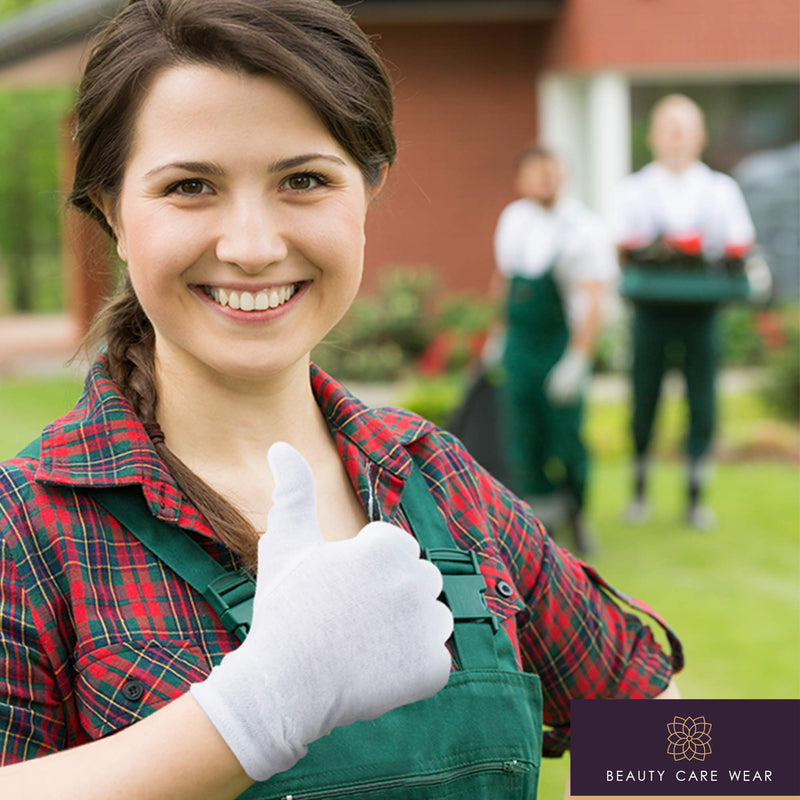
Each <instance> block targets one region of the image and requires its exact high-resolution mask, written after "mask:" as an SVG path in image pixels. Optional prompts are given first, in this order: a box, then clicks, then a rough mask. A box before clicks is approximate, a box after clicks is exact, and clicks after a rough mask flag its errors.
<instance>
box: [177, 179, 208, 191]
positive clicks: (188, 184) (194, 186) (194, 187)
mask: <svg viewBox="0 0 800 800" xmlns="http://www.w3.org/2000/svg"><path fill="white" fill-rule="evenodd" d="M207 190H208V187H207V186H206V184H205V183H203V181H199V180H196V179H193V178H192V179H189V180H185V181H181V182H180V183H176V184H175V185H174V186H173V187H172V191H173V192H176V193H177V194H184V195H186V194H204V193H205V192H206V191H207Z"/></svg>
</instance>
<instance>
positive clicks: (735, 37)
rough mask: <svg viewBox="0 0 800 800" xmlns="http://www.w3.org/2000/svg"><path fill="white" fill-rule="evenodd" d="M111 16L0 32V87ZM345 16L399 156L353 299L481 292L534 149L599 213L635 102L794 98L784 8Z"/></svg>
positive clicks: (731, 5) (795, 16) (567, 6)
mask: <svg viewBox="0 0 800 800" xmlns="http://www.w3.org/2000/svg"><path fill="white" fill-rule="evenodd" d="M119 5H120V2H119V0H61V2H54V3H51V4H48V5H46V6H43V7H39V8H36V9H34V10H33V11H30V12H27V13H26V14H24V15H22V16H20V17H19V18H16V19H13V20H10V21H8V22H7V23H6V25H5V27H3V28H0V85H3V84H7V85H21V84H35V83H41V82H48V83H53V82H65V81H70V82H74V81H75V80H76V78H77V75H78V71H79V62H80V58H81V56H82V54H83V53H84V50H85V43H86V39H85V37H86V35H87V32H88V31H89V30H90V29H91V28H93V27H94V26H95V25H96V24H97V23H98V21H99V20H100V19H102V18H103V17H107V16H109V14H111V13H112V12H113V10H114V9H115V8H116V7H118V6H119ZM353 9H354V14H355V18H356V19H357V20H358V22H359V23H360V24H361V25H362V27H363V28H364V29H365V30H366V31H367V32H368V33H370V34H375V35H376V37H377V38H376V42H377V47H378V49H379V50H380V52H381V53H382V54H383V56H384V57H385V59H386V60H387V61H388V63H389V64H390V67H391V71H392V74H393V76H394V78H395V82H396V89H397V133H398V139H399V144H400V157H399V159H398V162H397V165H396V167H395V169H394V174H393V176H392V178H391V179H390V182H389V184H388V186H387V189H386V190H385V192H384V193H383V195H382V196H381V198H380V201H379V203H378V204H377V206H376V207H375V209H374V210H373V212H372V216H371V219H370V222H369V236H368V249H367V267H368V268H367V273H368V274H367V278H366V282H367V285H368V286H369V285H370V284H371V283H373V282H374V276H375V275H376V274H377V273H378V272H379V271H380V270H382V269H385V268H387V267H391V266H400V265H402V266H416V267H421V266H427V267H430V268H431V269H435V270H436V271H437V272H438V273H439V274H440V276H441V280H442V282H443V284H444V285H445V286H446V287H447V288H450V289H470V290H475V291H482V290H483V289H484V288H485V287H486V285H487V283H488V279H489V275H490V273H491V271H492V269H493V257H492V234H493V230H494V225H495V222H496V219H497V215H498V213H499V212H500V210H501V209H502V207H503V206H504V205H505V204H506V203H507V202H509V201H510V200H511V199H512V189H511V178H512V173H513V157H514V155H515V154H516V153H517V152H518V151H519V149H520V148H521V147H522V146H523V145H524V144H526V143H527V142H529V141H531V140H533V139H535V138H540V139H542V140H544V141H545V142H547V143H549V144H551V145H552V146H555V147H556V148H557V149H558V150H559V151H560V152H562V153H563V154H564V156H565V158H566V160H567V162H568V164H569V165H570V169H571V172H572V178H573V180H572V186H573V189H574V191H575V193H576V194H578V195H579V196H581V197H582V198H583V199H584V200H586V201H587V202H588V203H590V204H591V205H593V206H594V207H596V208H598V209H600V210H602V209H603V207H604V204H605V203H606V202H607V198H608V195H609V193H610V191H611V189H612V187H613V186H614V184H615V183H616V181H617V180H618V179H619V178H620V177H621V176H622V175H623V174H625V173H626V172H628V171H629V170H630V168H631V165H632V151H631V132H632V124H634V123H635V113H633V112H635V110H636V109H635V100H636V97H637V95H636V92H637V91H639V90H640V89H641V90H643V91H644V93H645V94H647V89H648V87H650V88H651V89H652V90H653V91H655V90H657V89H658V87H660V86H673V85H685V84H693V83H695V84H698V85H701V84H702V85H704V86H709V85H711V86H715V85H716V86H720V87H725V86H731V85H734V84H735V85H737V86H740V85H752V86H758V85H762V84H763V85H767V84H769V85H773V84H779V85H785V86H789V87H791V86H794V87H795V91H794V94H795V95H796V94H797V91H796V87H797V75H798V64H799V63H800V10H799V9H798V5H797V2H796V0H701V1H700V2H698V0H482V1H479V0H362V2H360V3H358V4H356V5H354V6H353ZM790 94H791V93H790ZM790 94H789V95H787V96H790ZM793 124H794V123H792V122H789V123H787V125H788V127H789V128H790V129H791V128H792V125H793ZM784 127H786V126H784ZM782 135H783V137H784V139H786V140H787V141H788V140H789V139H790V138H791V137H792V136H794V135H795V134H794V131H793V129H791V130H789V131H788V133H786V132H785V133H784V134H782ZM69 236H70V238H71V240H72V243H71V245H70V246H69V247H68V248H67V252H70V253H74V254H76V256H75V259H74V266H73V269H74V270H75V274H76V275H77V276H78V278H77V279H76V287H77V288H76V290H75V292H74V294H73V296H74V298H75V300H74V304H75V309H76V311H77V312H78V313H79V314H80V315H81V316H84V315H85V314H87V313H88V310H89V309H90V308H91V307H92V306H93V304H94V298H95V297H96V295H97V291H98V289H99V287H98V286H97V285H95V284H94V283H92V282H91V281H90V279H89V278H88V277H87V276H88V275H89V274H90V271H89V270H87V268H86V265H87V263H89V260H88V256H87V253H89V252H91V244H92V241H93V236H94V234H93V233H92V231H90V230H89V229H88V228H86V226H78V227H77V228H72V229H71V232H70V234H69Z"/></svg>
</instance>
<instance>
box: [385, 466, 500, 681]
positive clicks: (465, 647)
mask: <svg viewBox="0 0 800 800" xmlns="http://www.w3.org/2000/svg"><path fill="white" fill-rule="evenodd" d="M400 505H401V507H402V509H403V513H404V514H405V516H406V519H407V520H408V522H409V524H410V525H411V528H412V530H413V532H414V536H415V537H416V539H417V541H418V542H419V545H420V547H421V549H422V553H423V555H424V556H425V558H426V559H428V561H431V562H433V563H434V564H435V565H436V566H437V567H438V568H439V571H440V572H441V573H442V580H443V590H442V593H443V595H444V598H445V600H446V601H447V605H448V607H449V608H450V611H451V612H452V614H453V619H454V621H455V625H454V626H453V641H454V644H455V649H456V656H457V658H458V661H459V662H460V664H461V668H462V669H497V668H498V666H499V664H500V661H501V656H509V655H511V658H512V662H511V663H512V664H513V663H515V662H514V660H513V655H512V652H513V651H511V650H510V649H509V648H510V647H511V642H510V641H507V644H508V647H505V646H504V645H505V644H506V641H504V640H507V637H505V636H504V635H503V632H500V634H499V635H497V636H496V635H495V634H497V631H498V627H499V626H498V622H497V618H496V617H495V616H494V614H492V612H491V611H490V610H489V608H488V606H487V605H486V600H485V598H484V592H485V591H486V581H485V580H484V577H483V575H482V574H481V571H480V569H479V567H478V559H477V557H476V555H475V553H474V552H473V551H471V550H461V549H459V548H457V547H456V546H455V543H454V542H453V537H452V536H451V535H450V531H449V530H448V528H447V525H446V524H445V521H444V518H443V517H442V514H441V512H440V511H439V508H438V506H437V505H436V501H435V500H434V499H433V495H432V494H431V492H430V489H428V486H427V484H426V483H425V478H424V477H423V475H422V472H421V470H420V469H419V468H418V467H417V466H416V465H415V466H414V469H413V470H412V472H411V475H410V476H409V478H408V481H407V482H406V486H405V489H404V490H403V496H402V498H401V500H400ZM506 651H509V652H506ZM502 660H506V659H505V658H502Z"/></svg>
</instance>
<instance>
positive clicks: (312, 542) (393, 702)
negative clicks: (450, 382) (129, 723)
mask: <svg viewBox="0 0 800 800" xmlns="http://www.w3.org/2000/svg"><path fill="white" fill-rule="evenodd" d="M268 458H269V465H270V468H271V470H272V474H273V476H274V479H275V490H274V492H273V507H272V510H271V511H270V514H269V525H268V528H267V532H266V533H265V534H264V535H263V536H262V537H261V539H260V541H259V544H258V581H257V585H256V594H255V600H254V610H253V622H252V626H251V628H250V633H249V634H248V636H247V639H246V640H245V641H244V642H243V643H242V644H241V645H240V646H239V647H238V648H237V649H236V650H234V651H233V652H231V653H229V654H228V655H226V656H225V658H224V659H223V660H222V663H221V664H220V665H219V666H217V667H215V668H214V669H213V670H212V672H211V675H209V677H208V678H207V679H206V680H205V681H203V682H202V683H197V684H194V685H193V686H192V687H191V693H192V695H193V697H194V698H195V700H196V701H197V702H198V703H199V704H200V706H201V707H202V708H203V710H204V711H205V713H206V714H207V715H208V717H209V718H210V719H211V721H212V723H213V724H214V726H215V727H216V728H217V730H218V731H219V733H220V734H221V735H222V737H223V739H225V741H226V742H227V744H228V746H229V747H230V748H231V750H232V751H233V753H234V754H235V755H236V757H237V758H238V759H239V762H240V763H241V765H242V767H243V768H244V770H245V772H246V773H247V774H248V775H249V776H250V777H251V778H253V779H254V780H257V781H258V780H266V779H267V778H269V777H270V776H272V775H274V774H275V773H276V772H282V771H284V770H286V769H289V767H291V766H292V765H293V764H294V763H295V762H296V761H297V760H298V759H300V758H302V757H303V756H304V755H305V754H306V750H307V745H308V744H309V743H311V742H313V741H314V740H316V739H318V738H320V737H321V736H323V735H324V734H326V733H328V732H329V731H330V730H331V729H332V728H334V727H336V726H338V725H348V724H350V723H351V722H354V721H355V720H357V719H375V718H376V717H379V716H380V715H381V714H383V713H384V712H386V711H389V710H390V709H393V708H395V707H397V706H401V705H405V704H406V703H412V702H415V701H417V700H421V699H423V698H425V697H429V696H431V695H433V694H435V693H436V692H438V691H439V690H440V689H441V688H443V687H444V685H445V684H446V683H447V679H448V676H449V674H450V656H449V654H448V652H447V649H446V648H445V641H446V640H447V638H448V637H449V636H450V634H451V632H452V629H453V617H452V615H451V613H450V611H449V609H448V608H447V607H446V606H445V605H443V604H442V603H440V602H438V601H437V600H436V598H437V597H438V596H439V594H440V592H441V590H442V576H441V574H440V572H439V570H438V569H437V568H436V567H435V566H434V565H433V564H431V563H430V562H429V561H425V560H422V559H420V550H419V545H418V544H417V542H416V540H415V539H414V538H413V537H412V536H411V535H410V534H409V533H407V532H406V531H404V530H402V529H401V528H398V527H395V526H394V525H389V524H388V523H385V522H372V523H370V524H369V525H367V526H365V527H364V528H363V529H362V530H361V532H360V533H359V534H358V535H357V536H356V537H355V538H354V539H349V540H346V541H340V542H326V541H324V540H323V538H322V535H321V534H320V531H319V526H318V524H317V513H316V489H315V485H314V477H313V475H312V473H311V470H310V468H309V466H308V464H307V463H306V462H305V460H304V459H303V457H302V456H301V455H300V454H299V453H298V452H297V451H296V450H295V449H294V448H292V447H291V446H289V445H288V444H285V443H283V442H279V443H278V444H275V445H273V446H272V447H271V448H270V450H269V453H268Z"/></svg>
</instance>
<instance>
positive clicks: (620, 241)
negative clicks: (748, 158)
mask: <svg viewBox="0 0 800 800" xmlns="http://www.w3.org/2000/svg"><path fill="white" fill-rule="evenodd" d="M706 138H707V136H706V126H705V119H704V116H703V112H702V111H701V110H700V108H699V106H698V105H697V104H696V103H695V102H694V101H692V100H691V99H690V98H688V97H686V96H684V95H679V94H672V95H668V96H666V97H664V98H662V99H661V100H660V101H659V102H658V103H656V105H655V106H654V107H653V109H652V111H651V116H650V128H649V135H648V144H649V147H650V150H651V151H652V154H653V159H654V160H653V161H652V162H651V163H650V164H648V165H647V166H645V167H643V168H642V169H641V170H639V171H638V172H636V173H634V174H633V175H629V176H628V177H626V178H625V179H623V181H622V183H621V184H620V186H619V189H618V192H617V194H616V196H615V198H614V203H613V206H612V227H613V230H614V236H615V239H616V242H617V246H618V249H619V253H620V261H621V263H622V265H623V267H624V266H625V264H626V263H629V262H632V261H636V259H637V258H640V257H641V254H642V253H645V252H646V253H647V257H648V259H650V260H652V259H654V258H655V259H656V261H659V260H660V261H663V263H664V264H675V263H682V264H687V263H688V264H693V265H694V268H705V267H708V266H709V265H712V264H719V263H723V262H724V261H728V262H740V261H741V262H743V261H744V259H745V258H746V257H747V256H748V254H749V253H750V252H751V250H752V248H753V245H754V238H755V232H754V228H753V223H752V221H751V219H750V214H749V213H748V210H747V206H746V204H745V201H744V198H743V197H742V193H741V191H740V189H739V187H738V186H737V184H736V183H735V181H734V180H733V179H732V178H730V177H729V176H727V175H724V174H722V173H720V172H715V171H714V170H712V169H711V168H710V167H708V166H707V165H706V164H704V163H702V162H701V161H700V156H701V154H702V152H703V149H704V147H705V144H706ZM762 263H763V262H762ZM715 318H716V305H715V304H714V303H711V302H709V303H700V302H696V303H690V302H687V303H675V302H655V303H654V302H636V303H634V308H633V332H632V341H633V359H632V369H631V382H632V386H633V414H632V434H633V444H634V453H635V464H634V491H633V500H632V502H631V504H630V506H629V507H628V509H627V512H626V516H627V518H628V520H629V521H630V522H632V523H639V522H642V521H644V520H646V519H647V518H648V516H649V513H650V508H649V503H648V499H647V477H648V457H649V452H650V445H651V441H652V433H653V423H654V419H655V416H656V411H657V407H658V401H659V395H660V391H661V383H662V378H663V375H664V371H665V368H666V367H667V365H668V363H667V362H668V358H670V357H675V355H676V354H677V355H678V356H680V357H681V358H682V362H683V372H684V375H685V378H686V392H687V396H688V401H689V429H688V435H687V438H686V453H687V459H688V467H687V472H688V476H687V496H686V520H687V522H688V524H689V525H691V526H693V527H695V528H697V529H702V530H705V529H708V528H710V527H711V526H713V524H714V522H715V515H714V513H713V512H712V511H711V509H710V508H708V507H707V506H706V505H705V504H704V503H703V497H704V491H705V489H706V484H707V480H708V472H709V456H710V454H711V443H712V437H713V433H714V424H715V396H714V395H715V374H716V357H715V346H714V336H715V334H714V328H715Z"/></svg>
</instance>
